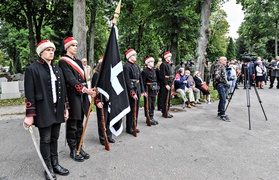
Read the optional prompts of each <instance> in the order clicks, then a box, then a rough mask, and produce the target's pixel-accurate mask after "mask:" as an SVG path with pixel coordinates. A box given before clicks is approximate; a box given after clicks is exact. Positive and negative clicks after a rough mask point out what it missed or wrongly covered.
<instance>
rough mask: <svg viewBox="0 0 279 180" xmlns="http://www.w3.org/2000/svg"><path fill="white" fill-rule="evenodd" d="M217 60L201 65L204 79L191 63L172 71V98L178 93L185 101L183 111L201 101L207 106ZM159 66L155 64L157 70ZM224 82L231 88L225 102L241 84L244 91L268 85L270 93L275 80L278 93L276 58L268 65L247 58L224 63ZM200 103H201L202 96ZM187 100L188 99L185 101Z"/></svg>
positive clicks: (278, 70) (191, 61)
mask: <svg viewBox="0 0 279 180" xmlns="http://www.w3.org/2000/svg"><path fill="white" fill-rule="evenodd" d="M217 62H218V59H216V60H214V61H213V62H210V61H209V60H208V59H205V60H204V61H203V69H204V71H203V78H201V74H202V73H201V72H199V71H195V70H194V61H193V60H189V61H187V62H181V63H180V64H179V65H178V66H176V67H174V68H173V69H174V73H175V78H174V83H173V84H174V86H173V94H174V95H175V94H176V93H179V94H180V95H181V97H182V99H183V101H184V104H183V108H185V107H188V108H191V107H193V106H195V105H196V104H197V103H200V102H201V101H203V102H207V103H208V104H210V91H209V89H208V86H209V85H210V82H211V81H213V75H214V68H215V64H216V63H217ZM159 66H160V61H159V62H158V64H157V66H156V68H157V69H158V67H159ZM226 70H227V79H228V82H229V85H230V87H229V88H228V89H227V98H229V97H230V96H231V95H232V94H233V92H234V90H235V89H239V88H238V86H239V85H240V84H243V85H244V89H246V88H248V89H251V86H256V87H257V88H258V89H264V88H263V85H264V84H265V85H267V81H270V84H269V89H271V88H273V84H274V81H275V79H277V86H276V87H277V89H279V84H278V82H279V56H277V57H276V58H275V60H271V61H270V62H268V61H267V60H266V59H263V58H261V57H257V58H248V59H244V60H242V61H240V60H236V59H230V60H228V61H227V66H226ZM200 94H202V95H203V99H200V97H201V95H200ZM187 97H188V98H187Z"/></svg>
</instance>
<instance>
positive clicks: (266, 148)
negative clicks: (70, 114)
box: [0, 87, 279, 180]
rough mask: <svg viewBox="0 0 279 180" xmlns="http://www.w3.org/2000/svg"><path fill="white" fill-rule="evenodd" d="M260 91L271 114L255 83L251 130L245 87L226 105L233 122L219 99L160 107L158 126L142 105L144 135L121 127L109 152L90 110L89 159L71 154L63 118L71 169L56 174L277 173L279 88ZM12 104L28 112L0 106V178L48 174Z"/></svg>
mask: <svg viewBox="0 0 279 180" xmlns="http://www.w3.org/2000/svg"><path fill="white" fill-rule="evenodd" d="M258 92H259V94H260V97H261V99H262V101H263V103H262V105H263V107H264V109H265V112H266V115H267V118H268V121H266V120H265V118H264V115H263V111H262V109H261V107H260V103H259V102H258V99H257V96H256V94H255V91H254V90H253V89H252V90H250V97H251V108H250V111H251V125H252V130H248V113H247V112H248V108H247V102H246V91H245V90H243V89H242V88H241V89H239V90H236V92H235V94H234V96H233V99H232V101H231V103H230V105H229V108H228V111H227V113H228V114H229V115H230V118H231V122H223V121H221V120H220V119H218V118H217V117H216V113H217V112H216V109H217V105H218V102H214V103H212V104H211V105H208V104H201V105H198V106H197V107H196V108H192V109H186V110H182V109H181V106H176V107H173V108H177V109H179V111H176V112H172V114H173V115H174V117H173V118H171V119H164V118H162V117H161V113H159V112H158V111H156V115H155V117H156V119H157V120H158V121H159V123H160V124H159V125H157V126H152V127H148V126H146V125H145V118H144V117H143V109H142V108H141V109H140V116H139V124H138V127H139V129H140V130H141V132H140V133H139V134H138V137H137V138H135V137H133V136H131V135H129V134H127V133H125V132H123V133H122V134H121V135H120V136H118V137H115V139H116V143H115V144H111V151H106V150H105V149H104V147H103V146H101V145H100V144H99V142H98V136H97V129H96V126H97V125H96V124H97V123H96V114H95V113H92V114H91V117H90V121H89V124H88V128H87V132H86V137H85V150H86V151H87V152H88V153H89V154H90V155H91V158H90V159H89V160H86V161H85V162H82V163H79V162H74V161H73V160H71V159H70V158H69V150H68V147H65V146H64V137H65V130H64V124H63V125H62V126H61V135H60V138H59V159H60V164H61V165H63V166H65V167H66V168H68V169H69V170H70V175H69V176H66V177H62V176H59V175H58V176H57V177H58V179H65V180H66V179H67V180H68V179H73V180H76V179H81V180H87V179H88V180H91V179H119V180H123V179H124V180H126V179H127V180H130V179H135V180H142V179H150V180H153V179H154V180H157V179H163V180H169V179H181V180H182V179H183V180H184V179H187V180H201V179H206V180H216V179H221V180H223V179H226V180H235V179H244V180H255V179H263V180H269V179H270V180H276V179H279V165H278V160H279V156H278V152H279V141H278V138H279V122H278V115H277V114H278V109H279V107H278V106H279V103H278V93H279V90H278V89H271V90H269V89H268V88H267V87H265V89H264V90H259V91H258ZM14 108H15V109H18V110H17V111H19V113H20V112H21V113H22V112H24V106H18V107H4V108H3V107H1V108H0V112H1V121H0V136H1V137H2V141H1V144H0V149H1V151H0V180H10V179H11V180H14V179H16V180H17V179H18V180H25V179H26V180H27V179H34V180H35V179H36V180H37V179H44V176H43V167H42V165H41V164H40V161H39V158H38V156H37V154H36V152H35V148H34V146H33V144H32V140H31V137H30V135H29V133H28V131H25V130H24V129H23V128H22V121H23V116H24V115H23V114H21V115H15V116H14V115H13V116H8V115H3V114H9V113H8V112H15V111H16V110H15V109H14ZM3 111H5V112H3ZM3 117H5V118H3ZM7 117H11V118H7ZM124 125H125V123H124ZM34 129H35V130H36V131H35V132H36V137H38V134H37V129H36V128H34Z"/></svg>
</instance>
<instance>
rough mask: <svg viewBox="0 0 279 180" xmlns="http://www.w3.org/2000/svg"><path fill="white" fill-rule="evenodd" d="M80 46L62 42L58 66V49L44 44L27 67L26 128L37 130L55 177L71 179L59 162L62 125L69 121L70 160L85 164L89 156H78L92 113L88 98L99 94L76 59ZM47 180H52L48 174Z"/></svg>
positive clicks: (38, 48)
mask: <svg viewBox="0 0 279 180" xmlns="http://www.w3.org/2000/svg"><path fill="white" fill-rule="evenodd" d="M77 44H78V42H77V41H76V40H75V39H74V38H73V37H68V38H65V39H64V40H63V41H62V45H63V55H62V57H61V58H60V60H59V63H58V66H57V65H55V64H54V63H53V58H54V52H55V50H56V47H55V45H54V44H53V43H52V42H51V41H49V40H43V41H41V42H40V43H39V44H38V46H37V49H36V52H37V54H38V56H39V59H38V61H37V62H35V63H33V64H31V65H30V66H28V67H26V71H25V80H24V88H25V97H26V118H25V119H24V124H25V125H26V126H27V127H30V126H31V125H33V124H34V125H35V126H36V127H38V131H39V136H40V151H41V154H42V157H43V159H44V162H45V164H46V166H47V168H48V170H49V172H50V174H51V176H52V178H53V179H56V174H60V175H68V174H69V170H68V169H66V168H64V167H62V166H61V165H60V164H59V161H58V153H57V148H58V143H57V140H58V138H59V134H60V126H61V123H63V122H65V121H67V124H66V138H67V143H68V146H69V148H70V157H71V158H72V159H74V160H75V161H78V162H82V161H84V160H85V159H89V158H90V155H89V154H88V153H86V152H85V151H84V150H83V148H81V149H80V152H79V154H77V150H78V146H79V144H80V140H81V135H82V132H83V119H84V115H85V114H87V112H88V109H89V98H88V96H91V97H95V96H96V92H94V91H93V89H91V88H87V80H86V77H85V74H84V69H83V65H82V62H81V61H80V60H78V59H77V58H76V57H75V54H76V53H77ZM45 177H46V179H50V177H48V175H47V173H46V172H45Z"/></svg>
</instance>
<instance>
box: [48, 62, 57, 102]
mask: <svg viewBox="0 0 279 180" xmlns="http://www.w3.org/2000/svg"><path fill="white" fill-rule="evenodd" d="M49 70H50V79H51V89H52V95H53V103H56V102H57V94H56V85H55V84H56V81H57V78H56V76H55V74H54V72H53V69H52V66H50V65H49Z"/></svg>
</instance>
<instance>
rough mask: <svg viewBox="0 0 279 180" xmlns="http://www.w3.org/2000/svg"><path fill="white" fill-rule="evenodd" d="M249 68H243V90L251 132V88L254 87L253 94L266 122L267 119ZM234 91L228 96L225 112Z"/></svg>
mask: <svg viewBox="0 0 279 180" xmlns="http://www.w3.org/2000/svg"><path fill="white" fill-rule="evenodd" d="M249 74H250V73H249V67H247V65H245V66H244V82H245V83H244V88H245V89H246V100H247V108H248V122H249V130H251V117H250V107H251V104H250V89H251V86H254V90H255V93H256V95H257V98H258V101H259V103H260V105H261V108H262V111H263V114H264V116H265V120H266V121H267V117H266V114H265V111H264V108H263V105H262V100H261V98H260V95H259V93H258V90H257V87H256V84H255V81H254V80H253V78H251V77H250V76H249ZM239 78H240V76H239V77H238V78H237V80H236V83H238V81H239ZM235 89H236V86H235V87H234V89H233V92H232V94H231V96H230V98H229V99H228V104H227V106H226V109H225V111H226V110H227V108H228V106H229V104H230V101H231V99H232V96H233V94H234V91H235Z"/></svg>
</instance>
